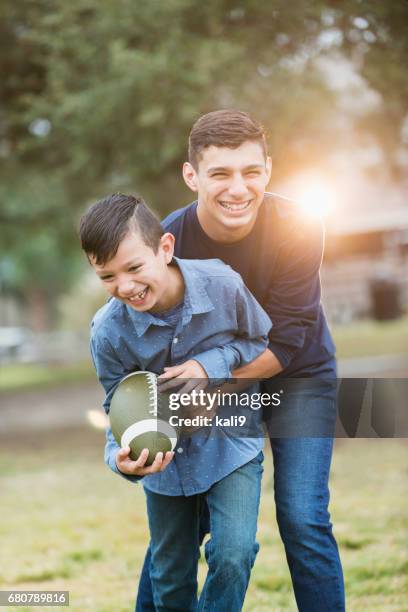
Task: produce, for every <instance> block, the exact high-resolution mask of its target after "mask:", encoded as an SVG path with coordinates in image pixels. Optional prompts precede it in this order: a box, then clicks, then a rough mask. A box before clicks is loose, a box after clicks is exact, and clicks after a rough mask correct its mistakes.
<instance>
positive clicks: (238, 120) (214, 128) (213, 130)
mask: <svg viewBox="0 0 408 612" xmlns="http://www.w3.org/2000/svg"><path fill="white" fill-rule="evenodd" d="M248 140H250V141H253V142H259V144H260V145H261V146H262V149H263V152H264V155H265V158H266V156H267V154H268V153H267V146H266V137H265V131H264V129H263V127H262V126H261V125H260V124H259V123H257V122H256V121H255V120H254V119H252V117H250V116H249V115H248V114H247V113H244V112H242V111H237V110H232V109H230V110H217V111H213V112H212V113H207V114H206V115H203V116H202V117H200V118H199V119H198V120H197V121H196V122H195V124H194V125H193V127H192V129H191V132H190V137H189V141H188V160H189V162H190V164H191V165H192V166H193V167H194V168H195V169H196V170H197V168H198V163H199V161H200V153H201V152H202V151H203V149H205V148H207V147H210V146H211V145H214V146H215V147H229V148H230V149H236V148H237V147H239V146H240V145H242V144H243V143H244V142H246V141H248Z"/></svg>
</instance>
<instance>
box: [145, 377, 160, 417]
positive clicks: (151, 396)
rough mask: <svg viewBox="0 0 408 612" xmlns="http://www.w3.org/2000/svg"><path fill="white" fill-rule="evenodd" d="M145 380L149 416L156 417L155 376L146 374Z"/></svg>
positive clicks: (156, 395)
mask: <svg viewBox="0 0 408 612" xmlns="http://www.w3.org/2000/svg"><path fill="white" fill-rule="evenodd" d="M146 380H147V385H148V387H149V405H150V410H149V414H152V415H153V416H155V417H157V403H158V401H157V400H158V393H157V378H156V374H153V372H146Z"/></svg>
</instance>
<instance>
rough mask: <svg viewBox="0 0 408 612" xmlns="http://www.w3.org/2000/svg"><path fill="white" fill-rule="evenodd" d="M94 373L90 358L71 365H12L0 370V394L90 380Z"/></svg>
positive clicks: (4, 366)
mask: <svg viewBox="0 0 408 612" xmlns="http://www.w3.org/2000/svg"><path fill="white" fill-rule="evenodd" d="M94 378H95V371H94V369H93V367H92V363H91V360H90V358H89V359H87V360H86V361H83V362H82V361H81V362H78V363H75V364H73V365H64V364H34V363H13V364H6V365H2V366H1V368H0V392H1V391H13V390H15V389H28V388H35V387H51V386H54V385H60V384H63V383H69V382H79V381H85V380H92V379H94Z"/></svg>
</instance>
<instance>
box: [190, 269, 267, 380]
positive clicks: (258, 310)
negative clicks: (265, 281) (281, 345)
mask: <svg viewBox="0 0 408 612" xmlns="http://www.w3.org/2000/svg"><path fill="white" fill-rule="evenodd" d="M233 299H234V296H232V301H231V304H230V305H229V307H230V308H233V307H235V311H236V321H237V329H236V332H237V334H236V337H235V338H234V340H232V341H231V342H229V343H227V344H226V345H224V346H222V347H216V348H212V349H209V350H207V351H205V352H203V353H199V354H197V355H196V356H195V357H194V359H195V360H196V361H198V362H199V363H200V364H201V365H202V366H203V368H204V369H205V371H206V373H207V376H208V378H209V379H211V380H212V381H213V382H215V383H216V384H222V383H223V382H225V381H226V380H227V379H228V378H230V377H231V373H232V371H233V370H234V369H236V368H238V367H240V366H242V365H246V364H247V363H250V362H251V361H253V360H254V359H256V357H259V355H261V354H262V353H263V352H264V350H265V349H266V348H267V346H268V332H269V330H270V329H271V327H272V323H271V320H270V318H269V317H268V315H267V314H266V312H265V311H264V310H263V308H262V307H261V306H260V305H259V304H258V302H257V301H256V299H255V298H254V297H253V295H252V294H251V293H250V291H249V290H248V289H247V288H246V286H245V285H244V283H243V282H242V281H240V283H239V285H238V287H237V290H236V293H235V303H234V301H233Z"/></svg>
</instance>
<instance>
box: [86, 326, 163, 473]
mask: <svg viewBox="0 0 408 612" xmlns="http://www.w3.org/2000/svg"><path fill="white" fill-rule="evenodd" d="M91 355H92V360H93V363H94V366H95V370H96V373H97V375H98V378H99V380H100V382H101V384H102V386H103V388H104V389H105V393H106V395H105V400H104V402H103V407H104V409H105V412H106V414H108V413H109V408H110V403H111V400H112V396H113V393H114V391H115V389H116V387H117V385H118V384H119V382H120V381H121V380H122V378H123V377H124V376H126V374H129V372H127V371H125V369H124V368H123V365H122V363H121V361H120V360H119V359H118V358H117V357H116V354H115V352H114V350H113V348H112V347H111V345H110V343H109V342H108V341H107V340H106V339H102V340H101V339H98V338H95V337H94V336H93V337H92V338H91ZM129 453H130V448H127V449H121V448H120V446H119V445H118V443H117V442H116V440H115V438H114V436H113V433H112V430H111V429H110V427H108V428H107V429H106V443H105V452H104V457H105V463H106V464H107V465H108V466H109V467H110V469H111V470H112V471H113V472H115V474H119V475H120V476H122V477H123V478H126V479H127V480H129V481H131V482H137V481H138V480H140V479H141V478H143V476H146V475H147V474H153V473H155V472H159V471H163V470H164V469H165V468H166V467H167V465H168V464H169V463H170V461H171V459H172V458H173V453H166V455H165V456H164V457H163V454H162V453H157V455H156V458H155V461H154V462H153V464H152V465H151V466H148V467H144V464H145V462H146V460H147V457H148V453H147V452H145V451H142V453H141V454H140V456H139V457H138V459H137V461H133V460H131V459H130V458H129V457H128V455H129ZM119 468H120V469H119Z"/></svg>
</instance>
